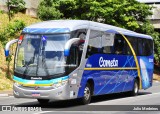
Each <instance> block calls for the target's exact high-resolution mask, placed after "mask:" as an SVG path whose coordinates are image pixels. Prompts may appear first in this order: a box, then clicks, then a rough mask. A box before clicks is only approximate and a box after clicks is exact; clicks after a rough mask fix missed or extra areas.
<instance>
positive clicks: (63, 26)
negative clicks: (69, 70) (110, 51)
mask: <svg viewBox="0 0 160 114" xmlns="http://www.w3.org/2000/svg"><path fill="white" fill-rule="evenodd" d="M77 29H93V30H101V31H112V32H113V31H118V32H121V33H122V34H124V35H129V36H136V37H142V38H147V39H152V37H151V36H149V35H144V34H140V33H136V32H133V31H130V30H126V29H123V28H119V27H115V26H112V25H108V24H102V23H98V22H93V21H87V20H51V21H44V22H39V23H35V24H32V25H30V26H28V27H26V28H24V29H23V31H22V33H30V34H51V33H67V32H71V31H74V30H77Z"/></svg>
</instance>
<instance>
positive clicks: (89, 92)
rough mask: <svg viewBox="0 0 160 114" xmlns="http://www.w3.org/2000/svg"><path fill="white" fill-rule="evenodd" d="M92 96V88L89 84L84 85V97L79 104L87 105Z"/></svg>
mask: <svg viewBox="0 0 160 114" xmlns="http://www.w3.org/2000/svg"><path fill="white" fill-rule="evenodd" d="M91 96H92V88H91V86H90V84H89V83H87V84H86V87H85V88H84V96H83V97H82V99H81V103H82V104H83V105H85V104H89V103H90V101H91Z"/></svg>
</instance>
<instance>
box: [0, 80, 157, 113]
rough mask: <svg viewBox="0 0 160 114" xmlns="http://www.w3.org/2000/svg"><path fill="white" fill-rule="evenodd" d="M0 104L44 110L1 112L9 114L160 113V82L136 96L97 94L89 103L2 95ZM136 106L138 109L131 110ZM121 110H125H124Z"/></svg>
mask: <svg viewBox="0 0 160 114" xmlns="http://www.w3.org/2000/svg"><path fill="white" fill-rule="evenodd" d="M0 105H12V106H18V107H23V108H24V107H41V109H42V111H35V112H27V111H23V112H21V111H18V112H17V111H14V112H8V111H5V112H4V111H1V112H0V113H7V114H10V113H11V114H14V113H15V114H18V113H19V114H23V113H24V114H29V113H34V114H43V113H44V114H75V113H76V114H82V113H85V114H97V113H98V114H106V113H107V114H128V113H129V114H139V113H143V114H151V113H154V114H160V111H156V108H157V107H158V109H159V110H160V82H154V83H153V86H152V87H151V88H149V89H147V90H141V91H140V92H139V95H138V96H134V97H131V96H128V95H127V94H126V93H123V94H110V95H101V96H95V97H93V98H92V101H91V103H90V104H89V105H81V104H80V103H79V102H78V100H68V101H59V102H53V101H51V102H49V103H48V104H46V105H40V104H39V103H38V102H37V100H35V99H17V98H14V97H13V96H10V97H0ZM144 105H147V106H144ZM148 105H152V106H151V108H152V109H155V111H153V110H152V111H150V110H148V109H149V106H148ZM153 105H155V106H153ZM144 107H145V109H147V110H145V111H141V110H140V109H144ZM134 108H135V109H137V110H136V111H131V110H133V109H134ZM121 110H123V112H122V111H121ZM128 111H131V112H128Z"/></svg>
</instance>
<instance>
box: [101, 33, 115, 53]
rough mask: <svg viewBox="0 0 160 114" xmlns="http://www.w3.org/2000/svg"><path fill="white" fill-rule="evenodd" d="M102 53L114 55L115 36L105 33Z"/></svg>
mask: <svg viewBox="0 0 160 114" xmlns="http://www.w3.org/2000/svg"><path fill="white" fill-rule="evenodd" d="M101 42H102V50H101V51H102V53H107V54H109V53H113V50H114V47H113V44H114V34H108V33H103V35H102V41H101Z"/></svg>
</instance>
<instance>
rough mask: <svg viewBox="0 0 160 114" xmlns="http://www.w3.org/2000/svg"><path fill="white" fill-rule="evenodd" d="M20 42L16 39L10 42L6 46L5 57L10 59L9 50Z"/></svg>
mask: <svg viewBox="0 0 160 114" xmlns="http://www.w3.org/2000/svg"><path fill="white" fill-rule="evenodd" d="M17 41H18V39H14V40H11V41H9V42H8V43H7V44H6V46H5V56H6V57H8V56H9V48H10V46H11V45H12V44H14V43H16V42H17Z"/></svg>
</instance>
